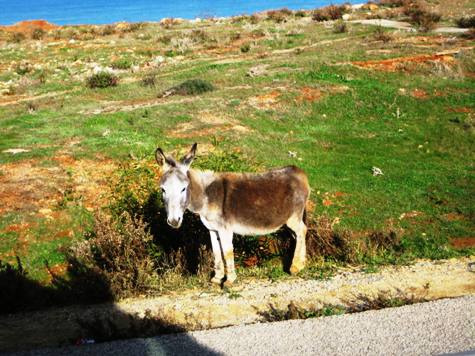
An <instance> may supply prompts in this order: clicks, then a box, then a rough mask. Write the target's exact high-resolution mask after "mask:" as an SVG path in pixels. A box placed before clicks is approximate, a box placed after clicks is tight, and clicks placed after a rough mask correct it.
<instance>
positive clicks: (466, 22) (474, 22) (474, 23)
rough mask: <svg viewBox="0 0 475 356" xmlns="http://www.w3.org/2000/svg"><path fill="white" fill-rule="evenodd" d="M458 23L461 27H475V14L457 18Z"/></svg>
mask: <svg viewBox="0 0 475 356" xmlns="http://www.w3.org/2000/svg"><path fill="white" fill-rule="evenodd" d="M456 24H457V26H458V27H461V28H474V27H475V16H474V15H472V16H464V17H461V18H459V19H457V21H456Z"/></svg>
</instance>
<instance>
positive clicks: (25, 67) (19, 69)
mask: <svg viewBox="0 0 475 356" xmlns="http://www.w3.org/2000/svg"><path fill="white" fill-rule="evenodd" d="M31 70H32V66H31V65H30V64H29V63H21V64H18V65H17V66H16V67H15V72H16V73H17V74H19V75H25V74H27V73H30V72H31Z"/></svg>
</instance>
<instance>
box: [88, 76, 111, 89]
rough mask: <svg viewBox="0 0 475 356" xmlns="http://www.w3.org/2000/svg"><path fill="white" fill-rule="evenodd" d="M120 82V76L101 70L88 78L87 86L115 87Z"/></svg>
mask: <svg viewBox="0 0 475 356" xmlns="http://www.w3.org/2000/svg"><path fill="white" fill-rule="evenodd" d="M118 83H119V78H117V77H116V76H115V75H114V74H111V73H108V72H99V73H96V74H93V75H91V76H90V77H89V78H87V82H86V84H87V86H88V87H89V88H91V89H93V88H108V87H115V86H116V85H117V84H118Z"/></svg>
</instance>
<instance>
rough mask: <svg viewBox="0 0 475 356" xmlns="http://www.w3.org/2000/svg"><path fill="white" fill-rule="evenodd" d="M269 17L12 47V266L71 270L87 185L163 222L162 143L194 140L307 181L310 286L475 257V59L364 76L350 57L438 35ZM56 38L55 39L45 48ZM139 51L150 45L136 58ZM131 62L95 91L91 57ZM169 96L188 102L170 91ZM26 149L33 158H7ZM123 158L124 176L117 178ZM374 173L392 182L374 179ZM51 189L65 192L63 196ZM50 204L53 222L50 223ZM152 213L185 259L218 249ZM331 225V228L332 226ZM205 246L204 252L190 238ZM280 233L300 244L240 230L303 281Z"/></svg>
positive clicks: (4, 78)
mask: <svg viewBox="0 0 475 356" xmlns="http://www.w3.org/2000/svg"><path fill="white" fill-rule="evenodd" d="M342 11H343V10H342ZM335 13H336V12H335ZM340 15H341V14H340ZM270 16H271V18H269V19H267V18H259V16H253V17H243V18H241V19H239V21H237V20H236V21H231V20H230V21H228V22H225V23H224V24H223V25H219V26H217V25H214V24H213V21H212V20H205V22H204V23H200V24H195V25H191V24H189V23H187V22H184V23H176V22H170V23H168V24H166V25H163V26H162V25H154V24H147V25H143V26H142V25H140V26H139V27H136V26H134V27H133V28H131V29H130V31H129V30H127V31H125V30H124V31H119V30H118V29H116V28H115V27H114V26H113V25H110V26H101V27H100V28H99V29H98V33H97V34H96V35H97V36H106V38H107V41H104V38H101V37H98V38H95V39H87V40H86V39H82V37H81V36H83V35H85V34H83V33H81V32H80V31H79V30H77V31H76V32H78V33H77V34H74V36H75V38H77V39H76V40H75V41H76V42H75V43H74V44H72V43H69V40H70V37H68V36H69V35H68V33H69V32H68V30H69V29H62V30H61V31H62V32H61V37H60V38H59V39H57V40H56V39H55V42H54V43H53V42H51V38H49V37H50V35H48V36H45V37H44V38H42V39H37V40H34V43H35V45H34V46H33V45H30V44H31V43H33V41H31V39H27V38H26V37H21V36H15V35H10V34H8V35H5V36H3V37H0V41H3V42H6V41H8V42H9V43H8V45H5V46H3V47H1V46H0V47H1V50H0V62H1V63H10V64H11V65H10V66H9V67H8V68H5V70H4V73H2V74H1V76H0V90H3V89H4V88H5V89H8V87H7V86H9V85H11V86H12V87H14V88H20V89H22V90H21V93H20V91H18V92H17V93H16V94H15V93H11V95H2V96H1V97H0V99H1V100H2V105H1V106H0V137H1V140H0V162H1V166H0V171H1V172H2V173H1V175H0V180H1V183H0V184H2V186H3V184H6V183H11V184H10V185H9V187H15V188H14V189H13V188H9V190H8V191H7V192H6V193H5V195H2V199H5V201H7V199H10V198H11V199H12V200H13V201H14V202H16V204H17V206H16V208H12V207H10V208H8V207H7V208H4V209H3V210H2V207H0V235H1V237H0V260H2V261H3V262H4V263H10V264H12V265H13V266H15V265H16V259H15V256H18V257H20V258H21V261H22V263H23V265H24V269H25V270H26V271H27V272H28V277H29V278H31V279H33V280H35V281H39V282H41V283H43V284H48V283H50V282H51V281H50V279H51V278H50V277H51V276H50V275H49V273H48V272H47V270H46V268H45V261H46V262H47V263H48V264H49V265H50V266H61V265H62V264H64V263H66V257H65V255H64V252H63V251H64V249H67V247H69V246H70V245H71V244H72V243H73V242H75V241H81V240H83V239H84V234H85V233H86V231H87V230H90V229H91V226H92V221H93V213H92V212H91V207H90V205H91V200H95V199H91V196H88V195H87V194H86V192H87V189H89V188H91V187H90V186H89V185H91V186H92V187H93V188H94V189H96V190H95V191H96V192H97V196H99V195H100V193H101V194H102V193H108V194H110V196H109V199H108V201H107V202H106V203H105V204H106V205H110V206H111V207H112V208H113V209H115V212H116V213H119V212H121V211H124V210H128V209H129V212H141V213H142V214H145V213H150V211H153V210H150V209H151V207H153V206H154V204H158V203H157V202H158V201H159V196H157V195H156V194H155V195H154V192H155V191H154V190H155V189H156V186H155V185H156V176H157V173H158V169H157V168H154V164H153V152H154V149H155V148H156V146H157V145H161V146H162V147H163V148H164V149H165V150H177V151H182V150H183V149H185V148H186V147H188V146H189V144H190V143H191V142H195V141H197V142H198V155H199V156H198V159H197V160H196V162H195V163H194V165H195V166H196V167H198V168H202V169H213V170H218V171H262V170H264V169H266V168H270V167H277V166H283V165H288V164H296V165H298V166H300V167H302V168H303V169H304V170H305V171H306V172H307V173H308V176H309V180H310V185H311V187H312V194H311V199H312V201H313V203H314V204H315V209H314V211H311V212H309V214H310V215H311V217H314V220H316V221H317V223H316V224H317V225H316V226H317V227H316V228H315V231H317V232H316V233H315V234H313V235H312V236H313V237H312V238H311V239H312V241H315V239H316V238H319V237H321V236H326V239H323V240H321V241H326V242H327V245H317V246H314V252H313V254H314V257H315V258H314V259H312V260H311V261H310V263H309V268H308V269H306V270H304V271H303V272H302V273H301V277H302V278H317V279H322V278H329V277H330V276H331V275H332V273H333V272H332V271H333V266H335V265H338V264H345V263H358V264H364V265H366V266H367V267H366V270H367V271H368V272H372V271H374V270H377V268H378V267H379V266H380V265H381V264H385V263H406V262H407V261H411V260H413V259H414V258H421V257H423V258H431V259H440V258H449V257H456V256H460V255H470V254H472V253H473V252H474V249H473V247H472V248H465V249H455V248H453V247H452V245H451V243H450V242H453V241H455V242H456V241H457V239H458V238H465V237H471V236H474V232H475V226H474V223H473V221H474V219H473V217H474V216H475V210H474V206H475V201H474V196H475V195H474V193H475V192H474V189H473V187H474V186H475V184H474V172H473V167H472V166H471V164H470V162H471V161H472V160H473V158H474V155H473V149H472V148H473V147H474V131H473V130H474V127H475V123H474V117H473V115H474V114H473V113H474V110H475V106H474V102H475V100H474V92H475V84H474V81H473V75H474V70H475V68H474V67H473V58H474V57H475V54H474V52H473V50H469V49H468V50H464V51H463V52H460V54H459V55H457V56H454V57H453V59H452V60H451V61H450V62H447V63H440V62H427V63H418V64H414V63H404V64H402V65H401V68H399V69H398V70H395V71H381V70H377V69H374V70H370V69H364V68H360V67H357V66H353V65H350V64H349V62H351V61H365V60H379V59H387V58H396V57H404V56H414V55H422V54H433V53H434V51H435V50H434V48H438V47H437V46H439V44H438V43H439V42H437V41H440V39H439V37H434V36H431V35H428V36H426V38H425V39H424V46H419V44H420V43H419V42H418V41H419V40H420V38H419V34H413V33H400V34H397V36H396V35H394V34H393V31H392V30H384V31H383V30H381V29H379V28H372V27H365V26H362V25H357V24H354V25H352V27H351V31H349V32H346V33H334V32H333V29H332V28H331V26H330V27H328V26H325V25H323V24H319V23H316V22H312V21H311V22H308V21H307V20H308V19H306V18H305V17H303V18H302V17H300V16H293V15H292V14H289V13H287V12H286V11H283V12H282V11H277V12H276V13H271V15H270ZM63 32H64V33H63ZM142 32H143V34H144V36H138V35H139V33H142ZM338 32H339V31H338ZM236 33H239V36H236ZM88 34H90V33H88ZM66 35H67V36H66ZM70 35H72V34H70ZM452 37H453V36H451V35H444V34H441V35H440V38H442V39H445V40H446V44H444V46H446V49H447V50H451V49H457V48H460V47H470V46H473V39H467V38H463V37H454V38H452ZM183 38H189V39H190V40H189V41H188V40H185V41H183ZM230 39H232V40H230ZM42 41H43V42H45V43H46V41H50V42H51V43H49V45H48V46H46V45H45V46H42V47H41V48H40V47H38V48H39V49H38V50H37V49H36V48H37V46H36V43H40V42H42ZM180 41H181V42H180ZM432 41H433V43H432ZM3 42H2V43H3ZM426 42H427V43H426ZM368 43H370V45H368ZM444 43H445V42H444ZM86 44H87V46H86ZM185 45H186V46H188V47H186V46H185ZM248 45H249V47H248ZM431 45H433V46H432V47H431ZM180 46H181V47H180ZM434 46H435V47H434ZM185 47H186V48H185ZM370 47H371V48H370ZM129 48H135V49H136V50H134V51H133V52H125V51H126V50H127V49H129ZM248 48H249V49H250V50H248ZM178 50H179V51H178ZM170 51H171V52H170ZM178 52H179V53H178ZM117 53H127V55H126V59H125V60H122V59H121V60H119V61H117V62H114V61H116V59H115V58H116V56H117ZM167 53H173V54H174V55H173V56H172V57H167V56H166V54H167ZM158 56H160V57H161V58H159V59H157V58H158ZM124 58H125V57H124ZM121 61H123V62H124V63H121ZM119 62H120V63H121V64H120V66H119V67H122V68H124V69H127V68H128V67H129V64H132V63H133V64H134V65H135V66H137V67H138V68H139V69H138V71H135V70H134V71H125V70H124V71H121V72H120V73H119V74H117V77H114V79H113V80H112V78H111V77H109V76H108V77H107V78H105V77H104V78H103V77H100V78H97V79H94V85H89V86H90V87H98V88H99V89H91V88H88V87H87V86H86V85H85V84H84V83H85V81H87V79H88V75H87V73H89V71H90V69H91V64H92V63H93V64H97V65H100V66H102V67H106V66H108V65H110V64H111V63H119ZM256 65H263V66H265V71H263V74H262V75H256V76H253V77H250V76H249V75H247V73H249V70H250V69H251V68H252V67H255V66H256ZM126 67H127V68H126ZM41 73H44V74H41ZM40 77H41V78H42V79H41V78H40ZM192 78H201V79H202V81H197V80H194V79H192ZM40 79H41V80H40ZM9 81H11V82H9ZM118 81H120V85H117V86H111V85H110V84H112V83H117V82H118ZM7 83H8V84H7ZM25 83H29V84H28V85H25ZM102 83H105V84H104V85H103V84H102ZM177 83H178V85H177ZM180 83H181V84H180ZM170 88H172V89H173V91H176V93H177V94H182V95H180V96H178V95H177V96H173V95H170V96H168V95H167V96H164V95H160V93H165V92H167V91H169V89H170ZM211 88H213V89H214V90H209V89H211ZM416 90H417V91H416ZM417 92H418V93H421V92H423V93H425V96H423V97H417V96H416V95H415V94H414V93H417ZM309 93H310V94H309ZM157 96H160V97H159V98H157ZM24 99H25V100H26V101H19V102H18V103H15V101H16V100H24ZM3 103H7V104H5V105H3ZM12 148H23V149H27V150H29V152H25V153H21V154H15V155H12V154H11V153H6V152H3V151H5V150H8V149H12ZM289 152H292V153H295V154H292V155H289ZM65 157H66V158H68V159H71V160H72V163H67V162H68V161H66V160H65ZM109 161H111V162H113V163H114V164H115V165H116V166H117V168H116V169H114V171H113V172H112V173H111V174H110V176H101V175H100V172H101V168H102V166H103V165H104V162H109ZM65 162H66V163H65ZM86 163H88V164H89V166H87V167H86V166H84V165H85V164H86ZM373 166H376V167H379V168H380V169H382V171H383V172H384V175H383V176H377V177H375V176H373V175H372V174H371V168H372V167H373ZM21 167H29V168H28V169H31V170H32V171H33V170H35V171H34V172H38V174H37V175H36V176H35V179H32V180H31V181H29V182H28V183H31V182H32V181H35V180H37V181H38V182H39V183H41V184H38V185H37V186H33V185H32V187H39V188H37V189H36V190H35V189H31V190H28V189H26V188H25V189H24V188H23V187H24V184H20V183H21V182H22V181H21V177H22V176H23V175H24V172H23V171H21V169H20V168H21ZM48 169H49V170H48ZM68 170H69V171H70V172H71V177H70V178H67V177H66V176H67V174H66V173H65V171H68ZM15 172H16V173H15ZM96 176H97V177H99V178H97V179H94V178H93V177H96ZM60 177H64V178H61V179H60ZM49 185H51V186H53V187H55V188H57V190H58V191H59V193H58V194H59V195H58V196H59V197H56V196H54V197H51V196H48V195H47V192H46V188H45V187H48V186H49ZM138 188H140V191H139V192H135V190H134V189H138ZM131 191H132V192H135V193H134V194H129V193H130V192H131ZM32 192H36V193H35V194H37V195H32V194H33V193H32ZM139 193H140V194H139ZM2 194H3V193H2ZM41 194H43V196H42V195H41ZM94 197H95V196H94ZM33 198H34V199H33ZM53 198H54V199H53ZM53 200H54V201H53ZM22 202H26V203H28V204H30V205H28V204H26V203H25V204H23V203H22ZM117 202H120V204H118V205H117V204H116V203H117ZM20 203H21V204H20ZM114 204H116V205H114ZM13 205H15V204H13ZM155 207H156V206H155ZM43 208H47V209H51V210H52V211H53V214H52V216H53V218H48V217H45V216H43V215H42V214H41V213H39V210H40V209H43ZM94 208H96V209H98V208H99V207H97V206H94ZM147 209H148V210H147ZM130 210H132V211H130ZM59 217H61V219H60V218H59ZM148 217H149V219H150V220H151V221H147V222H148V223H150V222H153V221H155V223H154V225H153V229H155V233H156V235H154V236H162V235H163V236H165V237H166V239H170V240H173V241H176V244H178V243H181V244H182V246H181V247H182V248H184V247H186V248H187V249H188V250H186V251H185V252H187V251H194V253H195V254H196V253H198V252H197V251H199V248H200V246H201V245H206V243H209V242H207V241H208V240H209V239H208V237H207V232H206V231H202V230H200V229H202V227H201V226H200V225H199V223H198V221H197V220H196V219H194V218H193V217H192V216H187V219H188V220H189V221H190V224H189V226H188V227H187V228H186V229H185V230H184V231H181V232H176V233H177V234H178V235H174V233H172V232H170V231H167V230H164V228H163V226H161V225H160V224H161V220H159V219H156V216H152V215H149V216H148ZM58 219H59V220H58ZM153 219H155V220H153ZM318 221H321V222H325V221H326V224H327V225H326V226H327V228H326V230H325V231H327V233H326V232H325V231H323V230H322V227H321V226H320V227H318ZM81 226H83V227H81ZM184 228H185V227H184ZM319 229H320V230H319ZM63 230H74V231H75V233H74V236H73V238H65V237H64V236H63V235H62V234H61V233H60V232H61V231H63ZM195 231H198V232H196V233H195ZM312 231H313V230H312ZM325 233H326V235H325ZM159 234H162V235H159ZM61 236H63V237H61ZM177 236H178V237H177ZM190 236H195V237H196V236H197V237H199V239H198V240H199V241H198V242H199V243H198V242H196V244H195V243H193V244H190V245H189V246H188V245H187V241H189V237H190ZM279 236H280V237H279ZM389 236H396V238H395V239H394V243H393V244H389V245H380V242H381V241H383V242H384V241H386V240H387V237H389ZM279 238H281V240H282V241H289V239H288V236H287V240H286V238H285V234H283V235H272V236H269V237H267V239H265V240H262V239H259V238H255V237H251V238H247V239H241V238H236V246H237V253H236V261H237V263H238V264H239V266H240V267H239V275H240V276H242V277H243V278H245V277H257V278H264V279H270V280H280V279H283V278H288V277H287V274H286V272H285V268H283V264H282V259H283V257H282V255H283V254H285V253H284V252H285V251H286V249H288V248H290V247H289V244H288V243H287V244H286V243H281V244H280V245H279V244H277V247H279V249H280V250H278V251H275V250H272V251H270V250H268V248H269V247H272V246H271V245H272V244H271V243H269V242H273V241H275V240H278V239H279ZM353 240H354V241H356V242H355V243H348V241H353ZM266 241H267V242H266ZM332 246H333V250H332ZM335 246H339V249H335V248H334V247H335ZM178 247H180V246H177V245H175V246H173V251H174V252H173V253H178V252H177V251H178ZM261 247H262V249H261ZM170 251H171V250H170ZM256 251H257V252H256ZM190 253H191V252H190ZM195 257H196V256H195ZM195 257H194V258H195ZM254 258H255V259H254ZM177 259H178V260H179V258H177ZM194 261H195V262H196V261H197V258H195V260H194ZM188 267H190V268H189V270H188V269H186V268H185V269H183V270H182V271H185V270H186V271H185V272H183V273H184V276H185V277H183V278H182V279H180V278H181V277H180V278H177V277H176V274H175V275H174V276H175V277H173V276H172V274H167V278H168V280H167V281H169V283H168V282H167V283H168V284H167V286H168V287H169V288H184V287H185V286H193V285H195V286H196V285H199V286H206V284H205V282H204V281H205V279H207V277H208V276H207V275H206V273H205V272H204V270H203V269H201V270H200V271H201V272H200V273H202V274H201V276H199V277H197V271H199V268H198V265H196V263H195V264H194V265H193V266H188ZM173 268H176V269H177V270H179V268H181V267H179V266H177V264H176V263H175V265H174V267H173ZM200 268H201V267H200ZM205 277H206V278H205ZM174 278H175V279H174ZM168 287H167V288H168Z"/></svg>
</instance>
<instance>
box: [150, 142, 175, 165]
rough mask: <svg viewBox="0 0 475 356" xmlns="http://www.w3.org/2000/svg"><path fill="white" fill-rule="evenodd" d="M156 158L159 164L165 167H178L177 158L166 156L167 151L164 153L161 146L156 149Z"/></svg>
mask: <svg viewBox="0 0 475 356" xmlns="http://www.w3.org/2000/svg"><path fill="white" fill-rule="evenodd" d="M155 160H156V161H157V163H158V165H159V166H163V168H165V169H168V168H170V167H176V162H175V160H174V159H173V158H171V157H168V156H165V153H163V150H162V149H161V148H160V147H158V148H157V149H156V150H155Z"/></svg>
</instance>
